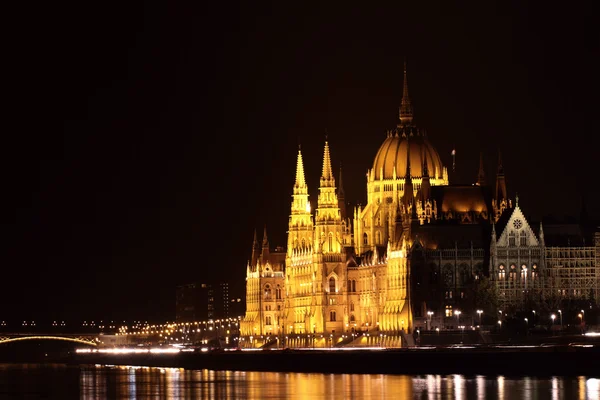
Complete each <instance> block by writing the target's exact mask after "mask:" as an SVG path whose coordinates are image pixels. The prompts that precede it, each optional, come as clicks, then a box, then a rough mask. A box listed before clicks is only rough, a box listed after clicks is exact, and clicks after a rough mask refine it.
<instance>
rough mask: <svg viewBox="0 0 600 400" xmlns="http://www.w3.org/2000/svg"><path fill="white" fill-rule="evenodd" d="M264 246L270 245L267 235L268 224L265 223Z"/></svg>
mask: <svg viewBox="0 0 600 400" xmlns="http://www.w3.org/2000/svg"><path fill="white" fill-rule="evenodd" d="M262 247H263V248H265V247H269V239H268V237H267V225H266V224H265V231H264V232H263V241H262Z"/></svg>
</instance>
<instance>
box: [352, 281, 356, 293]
mask: <svg viewBox="0 0 600 400" xmlns="http://www.w3.org/2000/svg"><path fill="white" fill-rule="evenodd" d="M352 291H353V292H356V281H355V280H353V281H352Z"/></svg>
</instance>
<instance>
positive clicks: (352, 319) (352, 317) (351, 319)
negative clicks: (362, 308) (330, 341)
mask: <svg viewBox="0 0 600 400" xmlns="http://www.w3.org/2000/svg"><path fill="white" fill-rule="evenodd" d="M354 321H356V318H354V314H352V315H351V316H350V322H354Z"/></svg>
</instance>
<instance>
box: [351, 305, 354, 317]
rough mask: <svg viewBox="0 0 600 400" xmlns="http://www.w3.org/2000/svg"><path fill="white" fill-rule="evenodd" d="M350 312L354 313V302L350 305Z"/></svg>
mask: <svg viewBox="0 0 600 400" xmlns="http://www.w3.org/2000/svg"><path fill="white" fill-rule="evenodd" d="M350 311H354V302H351V303H350ZM352 318H354V317H352Z"/></svg>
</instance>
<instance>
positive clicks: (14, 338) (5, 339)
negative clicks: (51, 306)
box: [0, 332, 101, 346]
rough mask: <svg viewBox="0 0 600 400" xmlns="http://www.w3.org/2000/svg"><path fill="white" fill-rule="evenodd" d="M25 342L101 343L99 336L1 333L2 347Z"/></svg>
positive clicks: (90, 344) (89, 344)
mask: <svg viewBox="0 0 600 400" xmlns="http://www.w3.org/2000/svg"><path fill="white" fill-rule="evenodd" d="M23 340H62V341H66V342H74V343H79V344H85V345H88V346H98V345H99V344H101V341H100V340H99V338H98V335H97V334H95V335H94V334H89V333H87V334H86V333H82V334H77V333H71V334H69V333H57V332H54V333H42V332H18V333H5V332H2V333H0V345H2V344H5V343H13V342H20V341H23Z"/></svg>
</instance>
